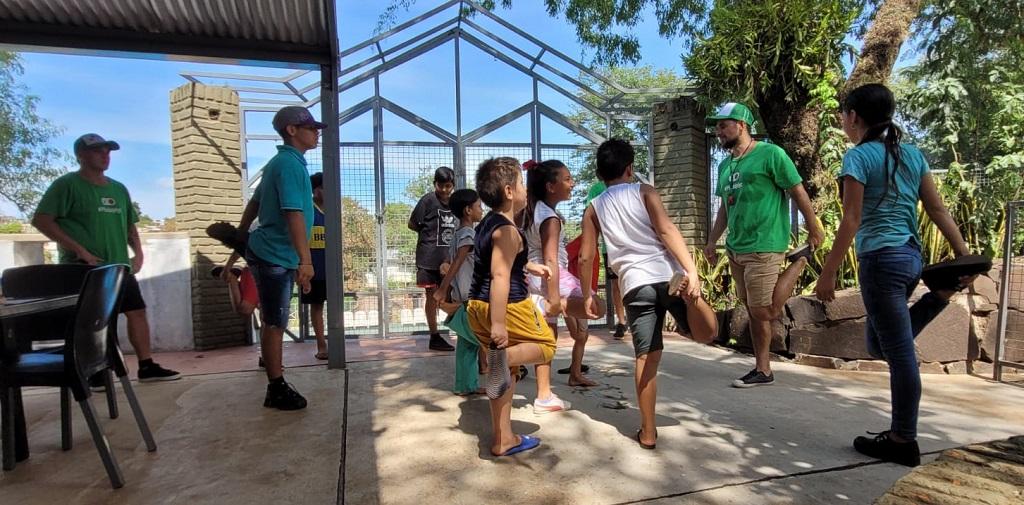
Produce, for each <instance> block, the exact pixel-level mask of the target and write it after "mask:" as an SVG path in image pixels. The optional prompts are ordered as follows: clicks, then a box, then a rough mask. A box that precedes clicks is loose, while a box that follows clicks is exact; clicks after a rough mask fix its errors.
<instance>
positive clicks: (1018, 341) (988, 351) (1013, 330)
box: [980, 309, 1024, 363]
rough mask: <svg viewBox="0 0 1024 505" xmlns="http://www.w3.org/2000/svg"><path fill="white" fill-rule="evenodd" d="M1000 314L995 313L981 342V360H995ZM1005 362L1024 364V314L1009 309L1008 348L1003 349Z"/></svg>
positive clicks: (1007, 315)
mask: <svg viewBox="0 0 1024 505" xmlns="http://www.w3.org/2000/svg"><path fill="white" fill-rule="evenodd" d="M997 318H998V312H993V313H992V315H991V317H990V319H989V321H988V328H987V330H986V332H985V338H984V339H982V341H981V342H980V346H981V358H982V359H995V356H996V339H997V338H999V319H997ZM1001 358H1002V360H1003V361H1014V362H1018V363H1024V312H1021V311H1019V310H1016V309H1009V310H1008V311H1007V313H1006V346H1005V347H1004V348H1003V355H1002V357H1001Z"/></svg>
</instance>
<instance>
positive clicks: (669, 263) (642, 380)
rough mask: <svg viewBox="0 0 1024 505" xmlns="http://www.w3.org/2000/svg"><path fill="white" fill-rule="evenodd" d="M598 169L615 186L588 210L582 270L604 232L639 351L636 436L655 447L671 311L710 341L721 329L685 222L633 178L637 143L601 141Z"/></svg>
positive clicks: (584, 283) (694, 334) (586, 295)
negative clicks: (689, 243) (671, 215)
mask: <svg viewBox="0 0 1024 505" xmlns="http://www.w3.org/2000/svg"><path fill="white" fill-rule="evenodd" d="M597 176H598V178H600V179H601V180H603V181H604V182H605V184H607V186H608V189H607V190H605V192H604V193H603V194H601V196H598V197H597V198H595V199H594V200H593V201H591V204H590V205H589V206H588V207H587V209H586V211H585V212H584V214H583V239H582V240H583V244H582V245H581V246H580V270H581V271H583V272H589V271H590V269H591V268H592V265H593V262H594V256H595V254H596V253H595V251H597V237H598V234H601V235H602V236H603V237H604V242H605V247H606V249H607V251H608V263H609V266H610V267H611V269H612V270H613V271H614V272H615V273H616V274H617V275H618V277H619V283H620V286H621V291H622V293H623V297H622V302H623V305H625V306H626V320H627V322H628V325H629V329H630V333H631V334H632V336H633V347H634V351H635V354H636V372H635V373H636V384H637V398H638V400H639V401H638V403H639V405H640V418H641V427H640V429H639V430H637V433H636V440H637V442H638V443H639V444H640V446H641V447H643V448H645V449H654V448H655V443H656V441H657V438H658V433H657V429H656V427H655V424H654V417H655V416H654V414H655V404H656V402H657V385H656V379H657V373H658V364H659V363H660V362H661V354H662V349H664V343H663V342H662V328H663V327H664V322H665V313H666V312H671V313H672V316H673V317H674V318H675V319H676V321H677V322H678V323H679V325H680V326H681V327H684V328H688V329H689V332H690V338H692V339H693V340H695V341H697V342H701V343H709V342H711V341H712V340H714V338H715V335H716V334H717V333H718V321H717V319H716V317H715V312H714V310H712V309H711V306H709V305H708V303H707V302H706V301H704V299H703V298H701V291H700V279H699V277H698V276H697V267H696V265H695V264H694V262H693V257H692V256H691V255H690V251H689V250H688V249H687V247H686V241H685V240H684V239H683V236H682V235H681V234H680V233H679V229H678V228H676V226H675V224H673V223H672V221H671V220H670V219H669V217H668V214H666V212H665V206H664V205H663V204H662V203H661V197H660V196H659V195H658V192H657V190H655V189H654V187H653V186H650V185H647V184H636V183H633V147H632V146H631V145H629V143H628V142H626V141H623V140H619V139H610V140H608V141H605V142H604V143H602V144H601V145H600V146H599V147H598V149H597ZM583 277H584V278H582V279H580V284H581V289H582V291H583V299H584V301H585V303H586V306H587V311H588V312H589V313H591V314H594V313H596V310H595V309H596V308H595V307H593V303H592V301H591V296H590V295H591V293H592V292H593V286H591V285H590V284H591V278H590V276H587V275H585V276H583Z"/></svg>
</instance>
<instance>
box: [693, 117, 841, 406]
mask: <svg viewBox="0 0 1024 505" xmlns="http://www.w3.org/2000/svg"><path fill="white" fill-rule="evenodd" d="M707 124H708V126H709V127H714V129H715V134H716V135H717V136H718V140H719V142H721V144H722V147H724V148H726V149H728V150H729V157H727V158H726V159H725V160H724V161H722V163H721V164H720V165H719V166H718V187H717V188H716V190H715V194H716V195H717V196H718V197H719V198H721V199H722V201H721V205H720V206H719V207H718V215H717V216H716V217H715V224H714V226H713V227H712V229H711V234H710V235H709V236H708V244H707V246H706V247H705V248H704V255H705V256H706V257H707V258H708V260H709V261H711V262H712V263H714V262H715V261H716V260H717V256H718V254H717V251H716V244H717V243H718V239H719V238H721V236H722V233H724V232H725V230H726V229H727V228H728V230H729V235H728V237H727V238H726V241H725V248H726V251H727V253H728V254H729V267H730V270H731V272H732V277H733V280H735V282H736V295H737V297H738V298H739V299H740V301H741V302H743V303H744V304H746V306H747V311H748V312H749V314H750V337H751V338H750V340H751V343H752V344H753V346H754V360H755V367H754V369H753V370H751V371H750V372H748V373H747V374H746V375H744V376H743V377H740V378H739V379H736V380H735V381H733V384H732V385H733V386H735V387H739V388H747V387H754V386H762V385H768V384H773V383H774V382H775V376H774V375H773V374H772V370H771V361H770V360H769V350H770V348H771V341H772V321H773V320H775V319H778V317H779V316H780V315H781V314H782V310H783V307H785V305H786V300H788V299H789V297H790V296H791V295H792V294H793V288H794V287H795V286H796V281H797V278H798V277H799V276H800V273H801V272H802V271H803V269H804V267H806V266H807V260H808V258H809V257H810V254H811V250H812V248H815V247H818V246H819V245H821V240H822V238H823V236H824V234H823V232H822V229H821V226H820V225H819V224H818V220H817V219H816V218H815V216H814V211H813V209H812V208H811V200H810V198H809V197H808V196H807V192H806V191H805V190H804V187H803V184H802V182H803V181H802V179H801V178H800V174H799V173H797V170H796V166H795V165H794V164H793V161H792V160H791V159H790V158H789V156H787V155H786V152H785V151H783V150H782V148H780V147H778V146H776V145H773V144H769V143H767V142H758V141H756V140H754V139H753V138H751V136H750V127H751V126H752V125H753V124H754V115H753V113H751V112H750V109H748V108H747V107H746V106H745V105H743V104H741V103H735V102H731V103H727V104H725V105H723V106H722V107H721V108H720V109H718V112H716V113H715V114H714V115H711V116H708V118H707ZM786 192H788V193H789V196H790V197H791V198H792V199H793V200H794V201H795V202H796V204H797V207H799V209H800V213H801V214H803V216H804V221H805V222H806V223H807V229H808V238H807V242H808V243H807V244H806V245H804V246H801V247H798V248H797V249H794V250H793V251H791V252H789V253H788V254H787V253H786V251H787V250H788V249H789V241H790V222H789V205H787V203H788V202H787V201H786ZM787 259H788V260H789V261H791V262H792V263H791V264H790V265H789V267H788V268H786V269H785V270H784V271H783V272H782V273H781V274H780V273H779V270H780V267H781V266H782V264H783V262H784V260H787Z"/></svg>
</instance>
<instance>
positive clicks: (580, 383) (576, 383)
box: [569, 374, 598, 388]
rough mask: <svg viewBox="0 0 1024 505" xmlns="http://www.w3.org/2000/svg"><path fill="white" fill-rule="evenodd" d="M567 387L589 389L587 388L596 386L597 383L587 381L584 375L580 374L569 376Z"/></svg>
mask: <svg viewBox="0 0 1024 505" xmlns="http://www.w3.org/2000/svg"><path fill="white" fill-rule="evenodd" d="M569 385H570V386H573V387H583V388H589V387H593V386H597V385H598V383H596V382H594V381H592V380H590V379H588V378H587V377H586V376H585V375H583V374H580V375H570V376H569Z"/></svg>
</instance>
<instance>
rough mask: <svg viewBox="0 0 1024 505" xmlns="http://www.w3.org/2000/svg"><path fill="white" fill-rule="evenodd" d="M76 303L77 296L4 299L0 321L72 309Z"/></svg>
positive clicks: (0, 304)
mask: <svg viewBox="0 0 1024 505" xmlns="http://www.w3.org/2000/svg"><path fill="white" fill-rule="evenodd" d="M76 303H78V295H65V296H54V297H47V298H5V299H3V302H2V303H0V319H6V318H9V317H16V316H25V315H29V314H38V313H40V312H48V311H51V310H57V309H63V308H67V307H74V306H75V304H76Z"/></svg>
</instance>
